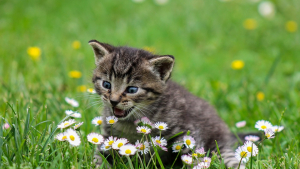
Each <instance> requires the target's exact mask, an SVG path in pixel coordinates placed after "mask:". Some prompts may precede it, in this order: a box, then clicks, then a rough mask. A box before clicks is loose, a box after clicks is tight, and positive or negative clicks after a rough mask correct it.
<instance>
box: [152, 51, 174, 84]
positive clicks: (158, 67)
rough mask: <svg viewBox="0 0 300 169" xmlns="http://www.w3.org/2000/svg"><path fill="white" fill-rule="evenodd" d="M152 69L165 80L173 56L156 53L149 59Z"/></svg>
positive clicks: (170, 67) (167, 77) (169, 70)
mask: <svg viewBox="0 0 300 169" xmlns="http://www.w3.org/2000/svg"><path fill="white" fill-rule="evenodd" d="M149 62H150V67H151V68H152V70H153V71H154V72H156V73H158V74H159V77H160V78H161V80H163V81H166V80H168V79H169V78H170V75H171V72H172V69H173V65H174V57H173V56H172V55H158V56H155V57H154V58H152V59H150V60H149Z"/></svg>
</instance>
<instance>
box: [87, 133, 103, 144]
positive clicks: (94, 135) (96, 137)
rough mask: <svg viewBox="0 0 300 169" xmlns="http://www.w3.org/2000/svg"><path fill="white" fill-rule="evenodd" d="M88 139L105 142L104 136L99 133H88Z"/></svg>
mask: <svg viewBox="0 0 300 169" xmlns="http://www.w3.org/2000/svg"><path fill="white" fill-rule="evenodd" d="M87 139H88V141H89V142H91V143H93V144H101V143H102V142H103V140H104V139H103V136H101V135H100V134H97V133H90V134H88V135H87Z"/></svg>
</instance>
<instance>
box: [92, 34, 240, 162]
mask: <svg viewBox="0 0 300 169" xmlns="http://www.w3.org/2000/svg"><path fill="white" fill-rule="evenodd" d="M89 44H90V45H91V46H92V47H93V49H94V54H95V64H96V69H95V70H94V74H93V83H94V86H95V90H96V91H97V93H98V94H99V95H100V97H101V98H102V100H103V103H104V111H103V114H102V115H103V117H104V119H105V118H106V117H107V116H113V115H114V116H116V117H117V118H118V119H119V121H118V122H117V123H115V124H114V125H113V126H112V135H113V136H115V137H118V138H120V137H125V138H127V139H128V140H129V142H130V143H134V142H135V141H136V140H140V139H141V136H142V134H137V132H136V126H135V125H134V121H135V120H137V119H140V118H141V117H143V116H146V117H148V118H149V119H150V120H151V121H152V122H158V121H163V122H166V123H167V124H168V127H169V129H168V130H166V131H163V132H162V137H164V138H165V139H168V138H170V137H171V136H173V135H174V134H177V133H179V132H181V131H183V132H186V131H188V130H190V135H191V136H192V137H194V138H195V140H196V145H197V147H196V148H200V147H204V148H205V151H208V150H211V151H214V150H216V144H215V140H217V142H218V145H219V148H220V151H221V156H222V158H223V159H224V161H225V164H226V165H227V167H234V168H237V166H238V164H239V161H238V160H237V159H236V158H235V155H234V151H233V150H232V149H231V148H232V145H233V144H234V140H233V138H232V134H231V132H230V131H229V129H228V127H227V125H226V124H225V123H224V122H223V121H222V120H221V119H220V118H219V116H218V115H217V113H216V111H215V110H214V108H213V107H212V106H211V105H209V104H208V103H207V102H206V101H204V100H202V99H200V98H198V97H196V96H194V95H192V94H191V93H189V92H188V91H186V90H185V89H184V88H183V87H181V86H179V85H178V84H177V83H175V82H173V81H171V80H168V79H169V78H170V75H171V72H172V69H173V66H174V57H173V56H171V55H154V54H152V53H149V52H147V51H145V50H141V49H135V48H130V47H114V46H112V45H109V44H106V43H100V42H98V41H96V40H91V41H89ZM103 129H104V133H103V135H104V137H105V138H107V137H108V136H110V132H111V125H108V124H103ZM151 135H152V136H157V135H159V131H158V130H152V133H151ZM184 135H185V134H182V135H180V136H178V137H176V138H174V139H172V140H170V141H169V142H168V145H170V144H172V143H174V142H175V141H182V140H183V136H184ZM99 151H100V147H99ZM106 152H108V151H106ZM160 153H161V154H160V157H161V158H162V161H163V163H164V164H170V163H172V162H173V161H174V159H175V156H176V153H172V150H170V149H169V151H168V152H164V151H160ZM183 153H188V149H184V150H183ZM110 157H111V156H110ZM95 159H96V160H97V164H101V163H102V159H101V157H100V156H99V155H97V153H96V155H95ZM110 160H112V159H108V161H110ZM178 161H179V162H178V163H180V160H178ZM110 162H111V161H110ZM242 167H243V166H242Z"/></svg>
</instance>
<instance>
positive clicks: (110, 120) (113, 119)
mask: <svg viewBox="0 0 300 169" xmlns="http://www.w3.org/2000/svg"><path fill="white" fill-rule="evenodd" d="M117 121H118V118H117V117H115V116H109V117H106V122H107V124H115V123H116V122H117Z"/></svg>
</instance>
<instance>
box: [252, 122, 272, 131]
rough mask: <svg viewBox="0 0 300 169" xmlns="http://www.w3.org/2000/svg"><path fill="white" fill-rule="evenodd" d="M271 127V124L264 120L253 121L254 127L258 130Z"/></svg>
mask: <svg viewBox="0 0 300 169" xmlns="http://www.w3.org/2000/svg"><path fill="white" fill-rule="evenodd" d="M271 127H272V124H271V123H270V122H268V121H265V120H259V121H257V122H256V123H255V128H257V129H258V130H263V131H264V130H266V129H269V128H271Z"/></svg>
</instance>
